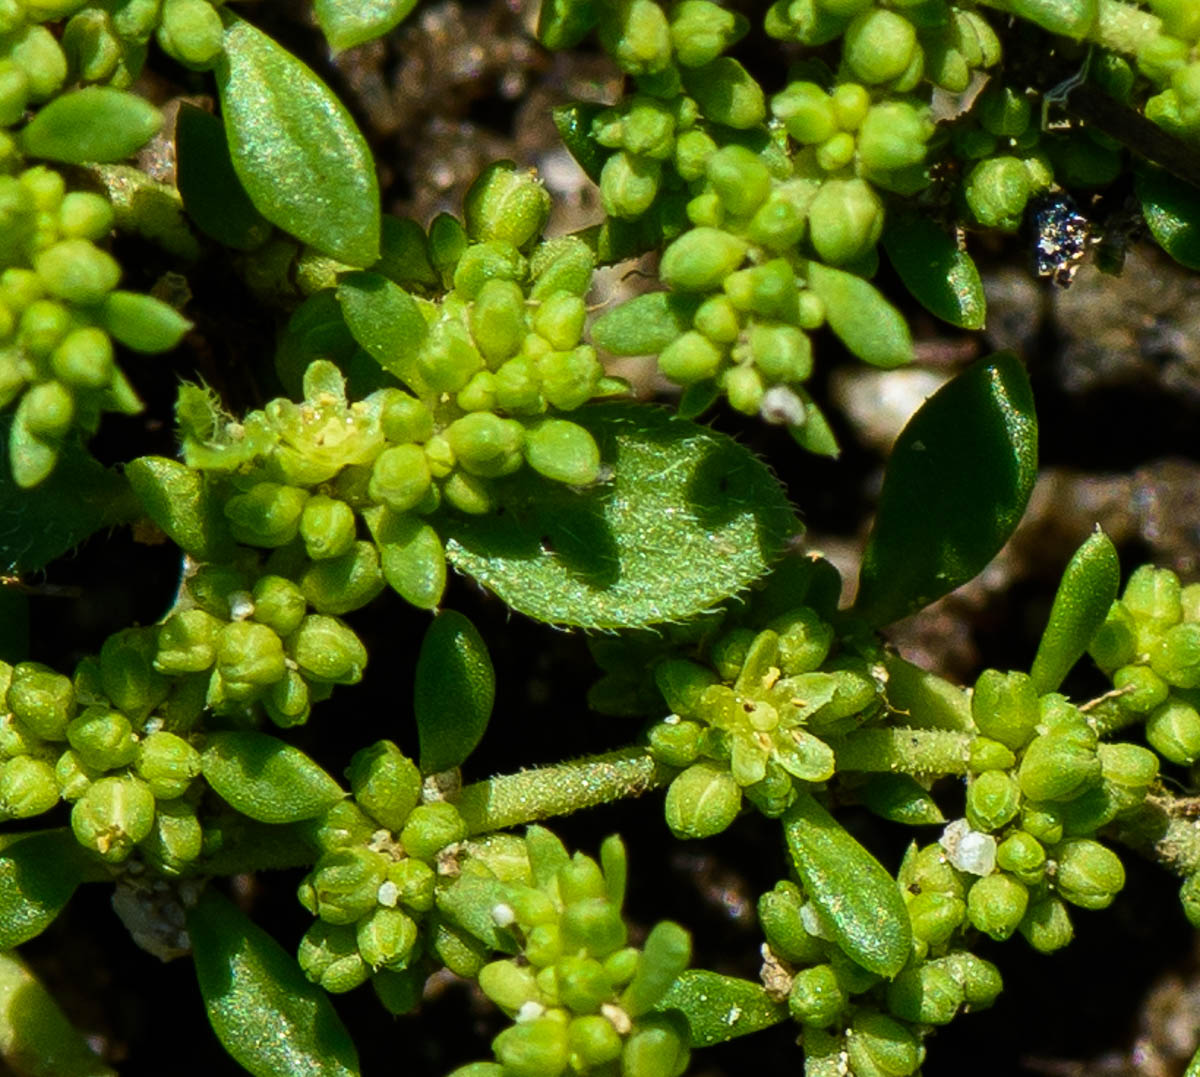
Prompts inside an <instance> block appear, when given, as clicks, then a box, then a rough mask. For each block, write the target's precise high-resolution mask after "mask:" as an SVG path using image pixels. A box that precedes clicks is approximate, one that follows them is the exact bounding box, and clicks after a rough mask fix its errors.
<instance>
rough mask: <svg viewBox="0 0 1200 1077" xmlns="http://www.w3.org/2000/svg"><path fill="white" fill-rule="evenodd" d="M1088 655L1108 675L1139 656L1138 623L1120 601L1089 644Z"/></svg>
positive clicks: (1115, 604) (1110, 610)
mask: <svg viewBox="0 0 1200 1077" xmlns="http://www.w3.org/2000/svg"><path fill="white" fill-rule="evenodd" d="M1088 654H1090V655H1091V656H1092V658H1093V659H1094V660H1095V662H1096V665H1098V666H1099V667H1100V668H1101V669H1102V670H1104V671H1105V672H1106V673H1108V672H1111V671H1112V670H1114V669H1116V668H1117V667H1118V666H1124V665H1128V664H1129V663H1130V662H1132V661H1133V660H1134V658H1135V657H1136V655H1137V622H1136V621H1135V619H1134V616H1133V614H1132V613H1130V612H1129V610H1128V608H1127V607H1126V606H1125V604H1124V603H1123V602H1121V601H1120V600H1118V601H1116V602H1114V603H1113V604H1112V607H1111V608H1110V609H1109V611H1108V616H1107V617H1106V618H1105V621H1104V624H1102V625H1101V626H1100V628H1099V629H1098V630H1097V632H1096V634H1095V635H1094V636H1093V637H1092V641H1091V643H1089V644H1088Z"/></svg>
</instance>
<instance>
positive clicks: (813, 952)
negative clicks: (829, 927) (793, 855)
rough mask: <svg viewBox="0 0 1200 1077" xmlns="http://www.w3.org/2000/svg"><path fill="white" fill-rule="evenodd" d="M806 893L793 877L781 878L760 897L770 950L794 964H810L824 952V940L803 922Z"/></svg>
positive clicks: (760, 913)
mask: <svg viewBox="0 0 1200 1077" xmlns="http://www.w3.org/2000/svg"><path fill="white" fill-rule="evenodd" d="M803 908H804V895H803V894H802V893H801V892H800V888H799V887H798V886H797V885H796V884H795V883H794V882H791V881H790V880H786V879H785V880H781V881H780V882H777V883H776V884H775V887H774V889H772V890H768V891H767V892H766V893H765V894H763V895H762V896H761V897H760V898H759V899H758V919H759V922H760V923H761V924H762V929H763V934H764V935H765V936H766V939H767V942H768V944H769V945H770V947H771V951H772V952H773V953H775V954H776V955H778V956H779V957H781V958H783V960H785V961H791V962H793V963H794V964H810V963H813V962H816V961H820V960H822V959H823V956H824V949H823V947H822V943H821V940H820V939H818V938H817V937H816V936H815V935H813V934H811V933H810V932H809V930H808V929H807V928H806V927H805V924H804V915H803V913H802V911H801V910H802V909H803Z"/></svg>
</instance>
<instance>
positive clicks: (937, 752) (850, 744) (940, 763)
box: [829, 728, 971, 777]
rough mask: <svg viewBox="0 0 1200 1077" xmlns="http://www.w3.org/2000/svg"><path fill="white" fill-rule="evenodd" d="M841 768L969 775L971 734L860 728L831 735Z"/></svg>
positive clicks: (876, 771)
mask: <svg viewBox="0 0 1200 1077" xmlns="http://www.w3.org/2000/svg"><path fill="white" fill-rule="evenodd" d="M829 746H830V747H831V748H832V749H833V752H834V755H835V756H836V758H837V769H838V770H839V771H848V770H857V771H862V772H865V773H870V774H878V773H888V772H891V771H903V772H904V773H906V774H912V775H914V776H915V777H937V776H939V775H942V774H965V773H966V770H967V759H968V757H969V755H970V746H971V735H970V734H969V733H955V732H952V731H950V730H944V729H904V728H895V729H860V730H858V731H857V732H855V733H849V734H847V735H846V736H844V737H831V738H830V739H829Z"/></svg>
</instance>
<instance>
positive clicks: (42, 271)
mask: <svg viewBox="0 0 1200 1077" xmlns="http://www.w3.org/2000/svg"><path fill="white" fill-rule="evenodd" d="M33 266H34V269H36V270H37V275H38V276H39V277H40V278H41V280H42V283H43V284H44V285H45V286H46V290H47V291H48V292H49V293H50V294H51V295H53V296H57V297H58V298H59V299H65V300H66V301H67V302H68V303H73V304H75V305H77V306H81V307H86V306H92V305H93V304H96V303H99V302H100V301H101V300H102V299H103V298H104V297H105V295H106V294H107V293H108V292H110V291H112V289H113V288H115V287H116V286H117V281H118V280H120V279H121V267H120V266H119V265H118V264H117V262H116V259H114V258H113V257H112V255H110V254H107V253H106V252H104V251H102V250H100V248H99V247H97V246H95V245H94V244H93V243H91V242H90V241H88V240H86V239H63V240H60V241H59V242H57V243H55V244H54V245H53V246H52V247H47V248H46V249H45V250H42V251H38V253H37V254H35V255H34V256H33Z"/></svg>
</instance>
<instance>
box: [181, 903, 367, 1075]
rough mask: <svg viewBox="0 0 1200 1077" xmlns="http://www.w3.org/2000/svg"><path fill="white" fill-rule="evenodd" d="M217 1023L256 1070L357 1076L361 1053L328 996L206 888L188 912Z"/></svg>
mask: <svg viewBox="0 0 1200 1077" xmlns="http://www.w3.org/2000/svg"><path fill="white" fill-rule="evenodd" d="M187 926H188V934H189V935H190V936H191V939H192V952H193V954H194V956H195V960H196V978H197V980H199V982H200V994H201V995H202V996H203V998H204V1005H205V1008H206V1009H207V1010H208V1019H209V1021H210V1022H211V1023H212V1027H213V1031H215V1032H216V1034H217V1038H218V1039H219V1040H220V1041H221V1043H222V1045H223V1046H224V1047H225V1050H226V1051H228V1052H229V1053H230V1054H231V1055H232V1056H233V1058H234V1059H235V1060H236V1061H237V1062H238V1064H239V1065H241V1066H243V1067H245V1068H246V1069H247V1070H249V1071H250V1073H252V1074H254V1077H280V1075H281V1074H287V1077H356V1075H357V1074H358V1054H357V1052H356V1051H355V1049H354V1043H353V1041H352V1040H351V1039H350V1034H349V1033H348V1032H347V1031H346V1028H345V1026H344V1025H343V1024H342V1022H341V1019H340V1018H339V1017H338V1015H337V1013H336V1011H335V1010H334V1008H333V1005H332V1004H331V1003H330V1001H329V996H328V995H326V994H325V992H324V991H323V990H321V988H320V987H318V986H317V985H316V984H314V983H310V982H309V980H308V979H307V978H306V977H305V975H304V973H303V972H301V971H300V966H299V965H297V964H296V961H295V959H294V958H293V957H292V956H291V955H290V954H288V953H287V952H285V951H284V949H283V948H282V947H281V946H280V945H279V943H277V942H276V941H275V940H274V939H273V938H271V936H270V935H268V934H267V933H266V932H265V931H263V930H262V928H260V927H258V926H256V925H255V924H253V923H252V922H251V921H250V920H249V919H248V918H247V917H246V915H245V914H244V913H243V912H242V911H241V910H240V909H239V908H238V907H237V906H236V905H234V904H233V903H232V902H230V901H228V900H227V899H226V898H223V897H221V896H220V895H219V894H217V893H216V892H214V891H212V890H206V891H205V892H204V893H203V894H202V895H201V897H200V900H199V902H197V904H196V906H195V907H194V908H193V909H191V910H190V911H189V912H188V919H187Z"/></svg>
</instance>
